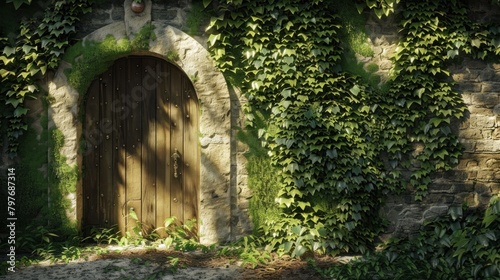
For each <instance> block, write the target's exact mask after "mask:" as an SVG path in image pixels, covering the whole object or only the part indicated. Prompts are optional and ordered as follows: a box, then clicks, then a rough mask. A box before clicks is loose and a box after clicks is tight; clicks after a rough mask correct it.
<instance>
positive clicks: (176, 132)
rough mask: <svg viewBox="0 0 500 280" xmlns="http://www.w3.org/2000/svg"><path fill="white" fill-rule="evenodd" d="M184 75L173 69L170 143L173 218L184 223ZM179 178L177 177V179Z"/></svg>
mask: <svg viewBox="0 0 500 280" xmlns="http://www.w3.org/2000/svg"><path fill="white" fill-rule="evenodd" d="M182 75H183V73H182V72H181V71H180V70H179V69H177V68H175V67H172V72H171V83H170V89H171V92H172V103H171V104H170V112H171V113H170V115H171V120H170V124H171V129H170V143H171V150H170V153H171V156H170V162H171V164H170V167H171V168H170V172H171V174H173V176H172V177H171V180H170V184H171V189H170V190H171V193H170V196H171V204H172V210H171V213H172V216H175V217H177V218H178V220H179V221H181V222H184V209H183V208H184V207H183V201H184V196H183V189H182V188H183V186H182V183H183V179H182V178H183V176H184V170H183V166H184V164H183V158H184V149H183V147H184V146H183V141H184V139H183V134H184V133H183V130H184V126H183V115H184V112H183V109H184V108H183V106H182ZM176 151H177V153H178V154H179V155H180V157H179V159H178V160H177V170H175V166H174V165H175V160H174V158H172V154H174V153H175V152H176ZM176 176H177V177H176Z"/></svg>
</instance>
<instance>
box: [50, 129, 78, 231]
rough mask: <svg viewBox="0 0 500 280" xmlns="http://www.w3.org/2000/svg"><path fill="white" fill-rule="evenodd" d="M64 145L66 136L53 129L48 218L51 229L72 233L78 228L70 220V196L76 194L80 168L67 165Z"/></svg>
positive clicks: (51, 133)
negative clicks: (63, 152) (62, 152)
mask: <svg viewBox="0 0 500 280" xmlns="http://www.w3.org/2000/svg"><path fill="white" fill-rule="evenodd" d="M63 145H64V135H63V134H62V132H61V131H60V130H58V129H52V130H51V131H50V138H49V170H48V174H49V178H48V192H49V205H48V213H47V214H48V216H47V217H50V218H49V221H50V222H49V223H50V225H51V227H53V228H58V229H60V230H61V231H62V232H66V233H71V232H74V231H75V230H76V227H75V225H74V222H72V221H70V220H69V219H68V213H67V211H69V210H68V209H70V208H71V207H70V206H71V201H70V200H69V198H68V195H69V194H70V193H76V184H77V181H78V166H77V165H74V166H69V165H68V164H67V163H66V157H64V156H63V155H62V154H61V148H62V147H63ZM73 214H74V213H73Z"/></svg>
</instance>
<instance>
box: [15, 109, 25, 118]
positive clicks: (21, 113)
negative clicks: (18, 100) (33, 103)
mask: <svg viewBox="0 0 500 280" xmlns="http://www.w3.org/2000/svg"><path fill="white" fill-rule="evenodd" d="M26 113H28V108H23V107H17V108H16V110H14V117H16V118H18V117H21V116H24V115H26Z"/></svg>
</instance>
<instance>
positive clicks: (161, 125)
mask: <svg viewBox="0 0 500 280" xmlns="http://www.w3.org/2000/svg"><path fill="white" fill-rule="evenodd" d="M156 71H157V78H158V82H157V88H156V100H157V101H156V102H157V107H156V122H157V126H156V170H157V173H156V187H157V188H156V194H157V197H156V208H157V211H156V221H157V226H158V227H162V226H164V223H165V220H166V219H167V218H168V217H170V216H171V213H170V211H171V204H170V180H171V174H172V173H171V172H170V170H169V161H170V152H169V151H170V116H169V115H170V106H169V102H170V101H171V97H170V92H171V91H170V88H169V85H170V66H169V65H168V64H167V63H164V62H163V63H158V64H157V66H156ZM164 233H165V232H164V231H161V232H160V234H164Z"/></svg>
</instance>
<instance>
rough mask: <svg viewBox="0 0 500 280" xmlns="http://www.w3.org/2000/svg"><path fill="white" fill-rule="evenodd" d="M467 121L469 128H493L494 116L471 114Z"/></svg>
mask: <svg viewBox="0 0 500 280" xmlns="http://www.w3.org/2000/svg"><path fill="white" fill-rule="evenodd" d="M469 121H470V126H471V128H479V129H481V128H494V127H495V124H496V116H487V115H472V116H471V117H470V119H469Z"/></svg>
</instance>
